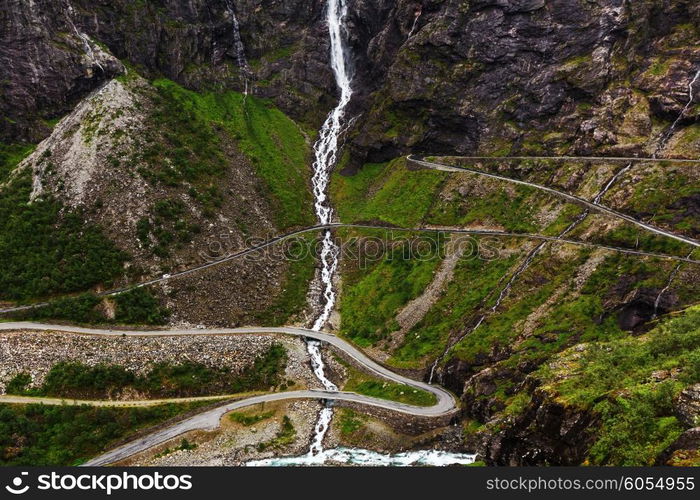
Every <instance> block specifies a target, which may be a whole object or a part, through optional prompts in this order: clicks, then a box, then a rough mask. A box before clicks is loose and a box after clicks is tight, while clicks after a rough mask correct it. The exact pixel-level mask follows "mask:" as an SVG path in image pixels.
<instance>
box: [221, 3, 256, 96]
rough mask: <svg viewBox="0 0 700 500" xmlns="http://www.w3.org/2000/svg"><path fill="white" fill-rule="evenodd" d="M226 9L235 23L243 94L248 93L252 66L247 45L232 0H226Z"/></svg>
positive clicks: (234, 31)
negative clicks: (244, 42) (246, 53)
mask: <svg viewBox="0 0 700 500" xmlns="http://www.w3.org/2000/svg"><path fill="white" fill-rule="evenodd" d="M226 10H227V11H228V14H229V15H230V16H231V22H232V23H233V43H234V46H235V47H234V48H235V49H236V59H237V60H238V69H239V71H240V74H241V79H242V80H243V88H244V90H243V95H244V96H245V95H248V83H249V79H250V76H251V71H250V67H249V66H248V59H246V57H245V47H244V46H243V39H242V38H241V30H240V25H239V24H238V16H236V10H235V9H234V8H233V4H232V3H231V0H226Z"/></svg>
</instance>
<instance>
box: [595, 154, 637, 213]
mask: <svg viewBox="0 0 700 500" xmlns="http://www.w3.org/2000/svg"><path fill="white" fill-rule="evenodd" d="M632 165H633V163H632V162H630V163H629V164H627V166H626V167H625V168H621V169H620V171H619V172H618V173H616V174H615V175H613V176H612V178H611V179H610V180H609V181H608V183H607V184H606V185H605V187H604V188H603V189H601V190H600V192H599V193H598V194H597V195H596V197H595V198H593V203H594V204H595V205H600V201H601V200H602V199H603V196H605V193H607V192H608V191H610V188H611V187H612V186H613V184H615V183H616V182H617V180H618V179H619V178H620V177H622V176H623V175H625V174H626V173H627V172H628V171H629V169H631V168H632Z"/></svg>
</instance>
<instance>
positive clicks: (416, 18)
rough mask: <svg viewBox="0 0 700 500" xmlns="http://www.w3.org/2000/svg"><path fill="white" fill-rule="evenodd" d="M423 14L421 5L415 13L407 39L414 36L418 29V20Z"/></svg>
mask: <svg viewBox="0 0 700 500" xmlns="http://www.w3.org/2000/svg"><path fill="white" fill-rule="evenodd" d="M421 14H422V9H421V8H420V7H419V8H418V9H417V10H416V12H415V14H414V15H413V24H412V25H411V29H410V30H409V32H408V36H407V37H406V40H409V39H410V38H411V37H412V36H413V33H414V32H415V31H416V26H418V20H419V19H420V16H421Z"/></svg>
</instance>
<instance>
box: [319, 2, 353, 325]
mask: <svg viewBox="0 0 700 500" xmlns="http://www.w3.org/2000/svg"><path fill="white" fill-rule="evenodd" d="M346 16H347V4H346V2H345V0H329V2H328V10H327V15H326V19H327V22H328V32H329V34H330V41H331V67H332V69H333V74H334V75H335V81H336V84H337V86H338V89H339V90H340V100H339V101H338V105H337V106H336V107H335V108H334V109H333V111H331V113H330V114H329V115H328V117H327V118H326V121H325V122H324V124H323V126H322V127H321V131H320V133H319V138H318V140H317V141H316V144H315V145H314V164H313V177H312V179H311V183H312V185H313V194H314V209H315V211H316V217H318V221H319V223H320V224H322V225H323V224H330V223H331V222H333V209H332V208H331V206H330V204H329V203H328V184H329V182H330V174H331V170H332V168H333V167H334V166H335V163H336V161H337V159H338V149H339V140H340V135H341V132H342V125H343V118H344V116H345V108H346V107H347V105H348V104H349V103H350V99H351V98H352V87H351V85H350V84H351V81H352V73H351V69H350V65H349V63H348V61H347V57H346V56H347V50H346V48H345V38H344V28H343V26H344V23H345V17H346ZM338 252H339V249H338V247H337V245H336V244H335V242H334V241H333V238H332V235H331V232H330V231H325V232H324V234H323V242H322V247H321V265H322V267H321V282H322V283H323V287H324V290H323V301H324V304H323V310H322V312H321V314H320V315H319V317H318V318H317V319H316V321H315V322H314V325H313V329H314V330H320V329H321V328H322V327H323V325H325V324H326V322H327V321H328V318H329V317H330V315H331V312H332V311H333V307H334V305H335V290H334V289H333V276H334V275H335V271H336V270H337V268H338Z"/></svg>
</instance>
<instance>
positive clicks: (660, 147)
mask: <svg viewBox="0 0 700 500" xmlns="http://www.w3.org/2000/svg"><path fill="white" fill-rule="evenodd" d="M698 80H700V69H699V70H698V71H697V73H695V76H694V77H693V79H692V80H691V81H690V83H689V84H688V102H687V103H686V104H685V106H684V107H683V109H682V110H681V112H680V113H679V114H678V117H677V118H676V120H675V121H674V122H673V124H672V125H671V127H670V128H669V129H668V130H667V131H666V133H664V134H663V136H662V137H661V140H660V141H659V144H658V146H657V147H656V150H655V151H654V154H653V155H652V156H653V158H656V157H657V156H658V155H659V153H660V152H661V150H663V149H664V148H665V147H666V143H668V141H669V139H670V138H671V136H672V135H673V133H674V132H675V131H676V127H678V123H679V122H680V121H681V120H682V119H683V117H684V116H685V114H686V113H687V112H688V110H689V109H690V106H692V105H693V101H694V100H695V91H694V88H693V87H695V84H696V83H697V82H698Z"/></svg>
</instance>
